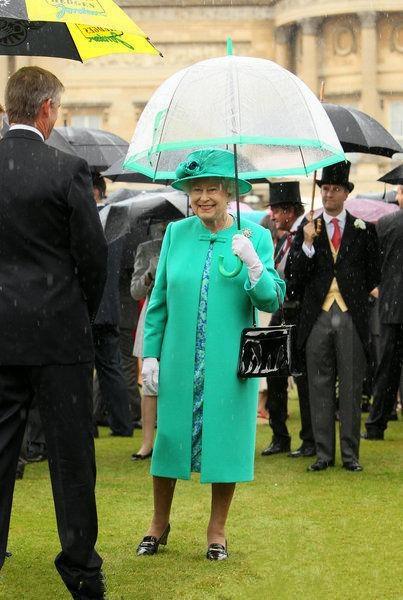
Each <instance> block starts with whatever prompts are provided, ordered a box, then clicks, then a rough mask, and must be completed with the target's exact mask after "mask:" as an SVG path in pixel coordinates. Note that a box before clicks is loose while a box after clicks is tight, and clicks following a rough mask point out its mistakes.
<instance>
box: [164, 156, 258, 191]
mask: <svg viewBox="0 0 403 600" xmlns="http://www.w3.org/2000/svg"><path fill="white" fill-rule="evenodd" d="M175 175H176V177H177V180H176V181H174V182H173V183H172V184H171V185H172V187H173V188H175V189H177V190H182V191H186V190H187V182H188V181H193V180H194V179H206V178H209V177H222V178H223V179H230V180H231V181H235V170H234V155H233V153H232V152H230V151H229V150H220V149H218V148H205V149H203V150H195V151H194V152H192V153H191V154H189V156H188V157H187V159H186V160H185V161H184V162H181V163H180V164H179V165H178V167H177V169H176V171H175ZM238 186H239V193H240V194H241V195H243V194H247V193H248V192H250V190H251V189H252V186H251V184H250V183H249V181H245V180H244V179H239V177H238Z"/></svg>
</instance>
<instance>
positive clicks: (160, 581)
mask: <svg viewBox="0 0 403 600" xmlns="http://www.w3.org/2000/svg"><path fill="white" fill-rule="evenodd" d="M290 411H291V417H290V420H289V424H290V428H291V430H292V431H293V433H294V434H295V435H294V438H293V442H294V443H293V446H294V447H295V446H296V445H297V444H298V440H297V431H298V409H297V403H296V402H295V401H292V402H291V403H290ZM269 437H270V433H269V428H268V427H267V425H259V426H258V442H257V452H256V479H255V481H254V482H253V483H250V484H243V485H240V486H239V488H238V490H237V493H236V497H235V501H234V504H233V508H232V512H231V515H230V520H229V527H228V539H229V551H230V560H228V561H227V562H226V563H210V562H208V561H207V560H206V559H205V558H204V553H205V526H206V523H207V518H208V511H209V491H210V490H209V486H204V485H203V486H201V485H200V484H199V483H198V480H197V478H196V477H195V478H194V479H193V480H192V481H191V482H179V485H178V487H177V492H176V496H175V502H174V508H173V514H172V520H171V525H172V532H171V536H170V539H169V544H168V546H167V547H166V549H163V550H162V551H161V552H160V553H159V554H158V555H157V556H155V557H149V558H145V557H142V558H137V557H136V556H135V549H136V545H137V543H138V542H139V540H140V539H141V537H142V535H143V532H144V531H145V529H146V527H147V525H148V521H149V518H150V515H151V506H152V495H151V485H150V484H151V480H150V478H149V476H148V467H149V463H147V464H145V463H141V464H139V463H132V462H131V461H130V460H129V456H130V453H131V452H132V451H133V450H134V449H135V448H137V447H138V440H139V433H138V432H137V431H136V439H135V440H134V441H133V440H130V439H119V438H109V437H108V433H107V430H106V429H102V430H101V437H100V439H99V440H97V442H96V448H97V459H98V488H97V490H98V504H99V518H100V535H99V544H98V549H99V551H100V553H101V554H102V555H103V557H104V560H105V572H106V575H107V580H108V588H109V595H110V598H111V600H121V599H123V600H131V599H139V600H140V599H146V600H147V599H154V598H155V599H163V600H165V599H167V600H168V599H180V600H182V599H186V600H187V599H189V600H191V599H192V600H199V599H214V600H230V599H231V600H232V599H241V598H242V599H243V598H252V599H254V598H256V599H262V600H266V599H267V600H271V599H273V600H282V599H284V600H294V599H295V600H305V599H309V600H327V599H329V600H335V599H340V600H341V599H342V600H360V599H362V600H399V599H403V575H402V562H403V550H402V544H403V535H402V533H403V532H402V522H403V514H402V508H403V468H402V467H403V458H402V457H403V452H402V451H403V422H402V421H399V422H398V423H391V424H390V427H389V429H388V433H387V440H386V441H385V442H365V441H363V442H362V445H361V449H362V450H361V462H362V464H363V466H364V468H365V470H364V472H363V473H349V472H346V471H344V470H342V469H341V468H340V458H339V457H337V462H338V464H337V465H336V467H335V468H333V469H329V470H327V471H325V472H323V473H307V472H306V467H307V465H308V464H310V461H311V459H298V460H293V459H290V458H287V457H286V456H277V457H271V458H270V457H267V458H263V457H261V456H260V451H261V450H262V449H263V448H264V447H265V446H266V444H267V442H268V441H269ZM9 548H10V550H12V551H13V554H14V556H13V558H12V559H11V560H8V561H7V563H6V566H5V567H4V569H3V571H2V573H1V576H0V598H1V599H4V600H48V599H49V600H55V599H56V598H57V599H61V600H62V599H64V598H66V599H67V598H69V597H70V596H69V595H68V594H67V593H66V592H65V590H64V588H63V585H62V584H61V582H60V580H59V578H58V575H57V573H56V571H55V569H54V567H53V565H52V561H53V558H54V556H55V555H56V553H57V552H58V548H59V545H58V539H57V535H56V528H55V520H54V514H53V504H52V496H51V490H50V485H49V478H48V472H47V465H46V464H44V463H41V464H36V465H29V466H28V467H27V469H26V475H25V479H24V480H23V481H19V482H17V484H16V492H15V500H14V513H13V518H12V523H11V533H10V540H9Z"/></svg>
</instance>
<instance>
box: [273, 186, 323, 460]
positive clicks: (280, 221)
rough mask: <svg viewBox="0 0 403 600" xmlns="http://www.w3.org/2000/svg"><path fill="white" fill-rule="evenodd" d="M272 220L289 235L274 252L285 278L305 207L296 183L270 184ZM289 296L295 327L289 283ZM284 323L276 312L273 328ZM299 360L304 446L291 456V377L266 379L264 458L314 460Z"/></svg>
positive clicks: (295, 304)
mask: <svg viewBox="0 0 403 600" xmlns="http://www.w3.org/2000/svg"><path fill="white" fill-rule="evenodd" d="M269 206H270V208H271V213H272V220H273V221H274V223H275V226H276V228H277V229H281V230H283V231H285V232H286V234H285V235H284V236H283V237H281V238H280V240H279V241H278V242H277V244H276V247H275V250H274V265H275V267H276V269H277V272H278V274H279V275H280V277H282V278H283V279H284V278H285V275H284V269H285V265H286V263H287V258H288V254H289V251H290V248H291V244H292V240H293V236H294V235H295V233H296V231H297V229H298V226H299V225H300V223H301V221H302V217H303V214H304V206H303V204H302V202H301V194H300V191H299V183H298V182H297V181H286V182H280V183H272V184H270V201H269ZM286 285H287V295H286V299H285V301H284V304H283V310H284V317H285V320H286V323H287V324H290V325H291V324H292V325H295V324H296V323H297V321H298V316H299V310H300V308H299V304H300V303H299V301H298V299H297V298H294V299H291V298H290V294H289V291H290V290H289V284H288V282H287V280H286ZM280 323H281V311H277V312H276V313H275V314H274V315H273V316H272V319H271V321H270V324H271V325H279V324H280ZM294 358H299V359H300V360H299V363H300V365H299V366H300V367H301V375H299V376H297V377H295V383H296V386H297V389H298V399H299V406H300V415H301V431H300V434H299V436H300V439H301V442H302V443H301V445H300V447H299V448H297V449H296V450H294V451H293V452H290V449H291V448H290V444H291V437H290V434H289V432H288V429H287V424H286V421H287V400H288V377H268V378H267V403H266V407H267V409H268V411H269V415H270V420H269V423H270V427H271V428H272V431H273V439H272V441H271V443H270V445H269V446H268V447H267V448H266V449H265V450H263V452H262V456H270V455H272V454H279V453H281V452H288V453H289V454H288V456H290V457H292V458H299V457H301V456H315V453H316V452H315V442H314V438H313V432H312V424H311V413H310V410H309V394H308V379H307V376H306V373H305V371H306V367H305V364H304V360H303V357H302V356H299V357H294Z"/></svg>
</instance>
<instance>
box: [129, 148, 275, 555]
mask: <svg viewBox="0 0 403 600" xmlns="http://www.w3.org/2000/svg"><path fill="white" fill-rule="evenodd" d="M233 173H234V157H233V154H232V153H231V152H229V151H227V150H218V149H204V150H199V151H196V152H193V153H192V154H190V155H189V156H188V158H187V160H186V161H185V162H184V163H181V164H180V165H179V167H178V168H177V171H176V175H177V177H178V179H177V181H175V182H174V183H173V184H172V185H173V187H174V188H176V189H179V190H183V191H186V192H187V193H188V194H189V197H190V202H191V206H192V209H193V212H194V215H195V216H193V217H190V218H187V219H184V220H182V221H177V222H175V223H170V225H169V226H168V228H167V231H166V234H165V237H164V241H163V245H162V249H161V254H160V259H159V263H158V268H157V273H156V279H155V285H154V289H153V292H152V294H151V297H150V301H149V305H148V309H147V315H146V321H145V329H144V348H143V357H144V361H143V371H142V375H143V382H144V384H145V385H146V387H147V389H151V390H152V391H153V392H154V393H155V394H157V393H158V423H157V437H156V441H155V445H154V451H153V457H152V463H151V474H152V475H153V482H154V515H153V519H152V522H151V525H150V528H149V530H148V532H147V535H146V536H145V537H144V539H143V541H142V542H141V543H140V545H139V547H138V549H137V554H138V555H149V554H155V553H156V552H157V550H158V546H159V545H160V544H166V542H167V537H168V533H169V531H170V524H169V517H170V510H171V504H172V498H173V493H174V489H175V483H176V480H177V479H189V478H190V475H191V473H192V472H198V473H200V481H201V482H202V483H211V484H212V503H211V515H210V520H209V524H208V527H207V544H208V550H207V555H206V556H207V558H209V559H211V560H223V559H226V558H227V557H228V551H227V543H226V535H225V523H226V519H227V515H228V511H229V508H230V504H231V500H232V497H233V494H234V490H235V484H236V482H243V481H250V480H252V479H253V463H254V450H255V435H256V410H257V380H253V379H247V380H241V379H239V378H238V377H237V362H238V352H239V345H240V334H241V331H242V329H243V328H245V327H250V326H251V322H252V308H253V306H255V307H256V308H257V309H260V310H263V311H266V312H274V311H276V310H277V308H278V297H277V292H279V296H280V297H283V296H284V283H283V281H282V280H281V279H280V277H279V276H278V275H277V273H276V271H275V269H274V267H273V245H272V241H271V238H270V236H269V235H268V234H267V231H266V230H265V229H264V228H263V227H261V226H260V225H257V224H254V223H252V222H250V221H246V220H245V221H243V220H241V232H238V233H237V227H236V223H235V221H234V218H233V217H232V215H230V214H229V213H228V210H227V209H228V203H229V200H230V198H231V195H232V191H233V190H234V183H235V180H234V176H233ZM238 185H239V190H240V193H241V194H245V193H247V192H248V191H249V190H250V189H251V185H250V184H249V183H248V182H247V181H243V180H239V181H238ZM234 255H236V256H238V257H239V259H240V260H241V261H242V270H241V271H240V273H239V274H238V275H236V276H235V277H231V278H229V277H224V276H223V275H222V274H221V273H220V272H219V268H218V261H219V257H220V256H223V257H224V261H225V264H226V265H228V267H231V266H232V265H233V263H234V261H235V260H236V258H235V256H234Z"/></svg>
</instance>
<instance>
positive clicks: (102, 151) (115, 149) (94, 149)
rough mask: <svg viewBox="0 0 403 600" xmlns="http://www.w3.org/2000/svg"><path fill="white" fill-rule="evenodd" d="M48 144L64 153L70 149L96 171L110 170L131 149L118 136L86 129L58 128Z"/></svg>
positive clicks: (99, 130) (53, 132) (98, 130)
mask: <svg viewBox="0 0 403 600" xmlns="http://www.w3.org/2000/svg"><path fill="white" fill-rule="evenodd" d="M47 143H48V144H49V145H50V146H53V147H54V148H57V149H58V150H63V151H66V148H68V147H70V148H71V153H72V154H76V155H78V156H80V157H81V158H83V159H84V160H86V161H87V163H88V164H89V166H90V168H91V169H93V170H95V171H103V170H105V169H107V168H109V167H110V166H111V165H112V164H113V163H114V162H115V161H116V160H118V159H120V158H123V157H124V156H126V153H127V149H128V147H129V144H128V143H127V142H125V140H124V139H122V138H121V137H119V136H118V135H115V134H113V133H109V132H108V131H103V130H101V129H87V128H85V127H56V128H55V129H54V130H53V131H52V133H51V135H50V137H49V139H48V140H47ZM66 144H67V146H66Z"/></svg>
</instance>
